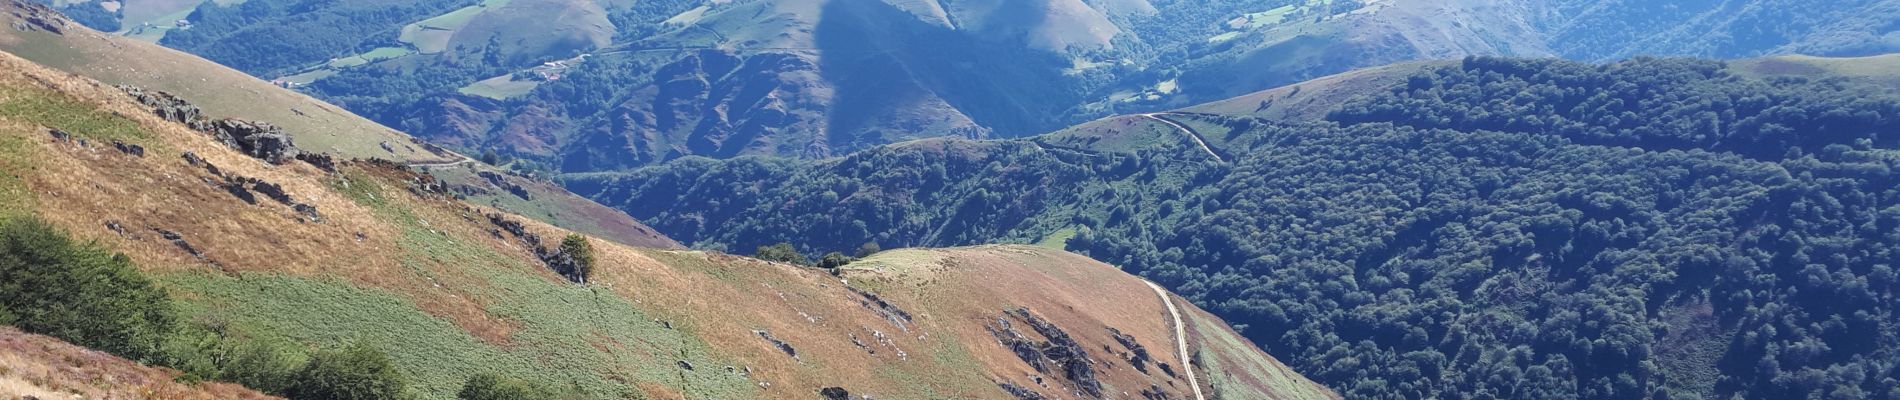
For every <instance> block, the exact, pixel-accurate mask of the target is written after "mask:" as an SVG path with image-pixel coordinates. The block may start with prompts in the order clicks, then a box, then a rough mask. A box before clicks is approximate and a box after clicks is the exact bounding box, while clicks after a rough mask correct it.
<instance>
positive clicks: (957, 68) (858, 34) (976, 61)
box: [813, 0, 1082, 154]
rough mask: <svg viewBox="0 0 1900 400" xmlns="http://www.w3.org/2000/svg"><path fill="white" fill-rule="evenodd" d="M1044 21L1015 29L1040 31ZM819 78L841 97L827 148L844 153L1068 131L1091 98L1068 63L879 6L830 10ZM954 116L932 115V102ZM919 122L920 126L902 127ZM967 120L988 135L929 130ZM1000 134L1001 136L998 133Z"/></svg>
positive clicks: (818, 39) (846, 1)
mask: <svg viewBox="0 0 1900 400" xmlns="http://www.w3.org/2000/svg"><path fill="white" fill-rule="evenodd" d="M1025 14H1030V15H1040V14H1039V13H1025ZM1040 18H1041V17H1040V16H1036V17H1028V16H1025V17H1023V18H1022V19H1021V20H1018V21H1013V22H1018V23H1023V24H1028V25H1034V24H1036V23H1039V22H1040V21H1036V20H1034V19H1040ZM813 41H814V42H815V43H816V44H817V46H818V50H819V52H820V54H821V55H820V60H819V70H820V72H821V74H822V76H823V77H824V78H825V80H826V81H829V82H831V83H832V84H833V85H834V87H835V88H836V94H835V98H834V99H833V108H834V109H833V110H832V112H831V113H830V117H829V118H830V120H829V121H828V124H827V131H828V132H826V136H827V144H829V145H830V146H831V147H832V148H833V149H836V150H838V151H834V154H836V153H842V152H843V151H849V150H855V149H857V148H861V147H864V146H870V145H876V144H882V143H889V142H897V141H903V140H908V139H916V138H922V137H934V136H944V135H958V136H965V137H988V136H992V135H994V136H1005V137H1007V136H1024V135H1030V134H1036V133H1041V132H1043V131H1047V130H1052V129H1055V128H1058V127H1059V125H1060V124H1061V123H1062V121H1061V119H1060V118H1061V115H1063V114H1064V112H1065V111H1066V110H1067V108H1068V106H1067V105H1068V104H1075V103H1078V102H1079V100H1080V98H1081V97H1082V96H1081V94H1080V92H1081V90H1080V89H1079V85H1078V84H1076V83H1075V82H1074V81H1073V80H1072V79H1069V78H1068V77H1065V76H1063V75H1062V74H1061V70H1062V68H1064V67H1065V66H1067V65H1068V60H1066V59H1065V58H1063V57H1062V56H1061V55H1059V54H1055V53H1048V52H1042V51H1037V50H1031V49H1028V48H1026V47H1023V46H1020V45H1016V44H1013V43H1012V42H998V41H988V40H982V39H978V38H976V37H975V36H974V35H971V34H969V33H966V32H963V31H958V30H955V29H951V28H948V27H943V26H937V25H933V24H930V23H927V22H925V21H923V20H921V19H919V18H918V17H917V16H915V15H913V14H910V13H908V12H905V11H903V10H901V9H898V8H897V7H895V6H892V5H890V4H886V3H884V2H882V1H878V0H833V1H830V2H827V3H826V4H825V6H824V8H823V10H822V13H821V14H820V18H819V20H818V22H817V26H816V28H815V29H814V32H813ZM933 96H934V97H937V98H941V99H942V100H943V102H944V103H947V105H948V106H949V107H951V108H954V110H941V111H936V110H925V111H924V112H921V113H919V112H917V110H913V109H910V108H911V107H918V106H928V105H930V103H931V102H932V99H931V97H933ZM906 113H910V114H911V115H912V116H913V118H918V120H912V121H903V120H898V121H892V120H891V118H903V117H904V116H903V114H906ZM940 113H961V114H963V115H965V116H968V117H969V118H970V119H971V120H973V121H974V122H975V123H976V124H977V125H979V126H980V127H981V128H975V127H966V128H962V129H947V130H938V131H919V130H913V129H907V128H917V129H927V128H930V125H929V124H931V122H932V121H929V120H927V118H939V119H941V118H944V117H945V114H940ZM992 132H993V134H992Z"/></svg>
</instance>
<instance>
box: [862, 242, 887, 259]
mask: <svg viewBox="0 0 1900 400" xmlns="http://www.w3.org/2000/svg"><path fill="white" fill-rule="evenodd" d="M880 251H884V248H883V247H879V246H878V245H877V242H864V244H863V245H859V246H858V252H857V254H856V255H855V257H857V258H865V257H870V256H871V255H872V254H877V252H880Z"/></svg>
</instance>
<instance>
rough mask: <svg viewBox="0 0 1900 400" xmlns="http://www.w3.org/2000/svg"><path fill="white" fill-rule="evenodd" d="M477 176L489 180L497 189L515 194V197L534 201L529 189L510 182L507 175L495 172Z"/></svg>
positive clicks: (480, 173)
mask: <svg viewBox="0 0 1900 400" xmlns="http://www.w3.org/2000/svg"><path fill="white" fill-rule="evenodd" d="M476 175H480V176H481V177H482V179H486V180H488V183H489V184H491V185H495V187H498V188H501V190H506V191H508V193H510V194H514V195H515V197H520V198H521V199H522V200H534V196H533V195H531V194H529V193H528V188H526V187H522V186H521V185H519V184H516V183H514V181H511V180H509V179H508V176H507V175H502V174H501V173H498V172H495V171H482V172H477V173H476Z"/></svg>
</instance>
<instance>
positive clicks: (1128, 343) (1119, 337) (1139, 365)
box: [1108, 328, 1154, 374]
mask: <svg viewBox="0 0 1900 400" xmlns="http://www.w3.org/2000/svg"><path fill="white" fill-rule="evenodd" d="M1108 333H1109V335H1112V336H1114V337H1115V341H1116V342H1118V343H1121V345H1122V348H1124V349H1128V353H1126V354H1123V355H1122V357H1123V358H1126V359H1127V360H1128V364H1130V365H1134V366H1135V370H1136V371H1141V373H1144V374H1145V373H1148V363H1149V362H1152V361H1154V358H1153V357H1151V356H1149V355H1148V348H1147V347H1145V346H1142V345H1141V342H1137V341H1135V337H1134V336H1131V335H1128V334H1126V333H1122V331H1121V330H1120V329H1115V328H1108Z"/></svg>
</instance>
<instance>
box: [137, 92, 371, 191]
mask: <svg viewBox="0 0 1900 400" xmlns="http://www.w3.org/2000/svg"><path fill="white" fill-rule="evenodd" d="M119 90H120V91H123V92H125V94H126V95H128V96H132V99H133V100H136V101H138V102H139V104H142V105H145V106H146V107H150V108H151V109H152V114H154V115H158V117H159V118H164V119H165V120H166V121H171V122H177V123H180V124H184V125H185V126H187V127H190V128H191V129H194V130H197V131H200V132H204V133H207V134H210V135H211V137H212V139H215V140H217V141H218V142H219V143H224V145H225V146H229V147H231V148H233V149H237V150H238V151H242V152H244V154H247V155H250V156H251V157H255V158H258V159H262V160H264V161H269V162H270V163H272V164H278V165H283V164H287V163H289V162H290V161H291V160H303V161H305V162H308V163H310V165H313V166H316V167H317V168H319V169H323V170H324V171H329V172H336V160H334V159H332V158H330V156H327V155H321V156H305V155H304V152H303V151H302V150H299V149H297V145H296V143H294V142H292V141H291V139H290V135H289V134H287V133H284V128H281V127H278V126H277V125H272V124H270V123H268V122H258V121H249V120H243V119H236V118H225V119H220V120H215V121H211V120H206V117H205V115H204V112H203V110H200V109H199V108H198V106H195V105H192V104H191V102H188V101H185V99H182V98H179V97H178V96H176V95H173V94H171V93H166V92H162V91H157V90H149V89H145V88H141V87H137V86H129V85H120V86H119Z"/></svg>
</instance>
